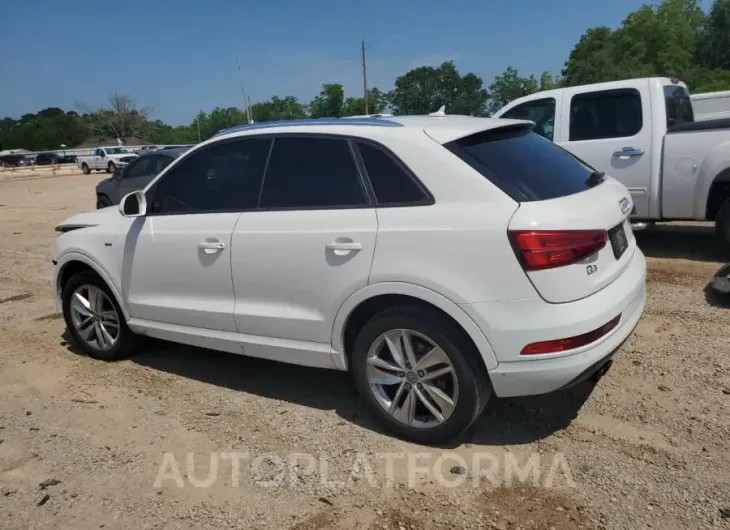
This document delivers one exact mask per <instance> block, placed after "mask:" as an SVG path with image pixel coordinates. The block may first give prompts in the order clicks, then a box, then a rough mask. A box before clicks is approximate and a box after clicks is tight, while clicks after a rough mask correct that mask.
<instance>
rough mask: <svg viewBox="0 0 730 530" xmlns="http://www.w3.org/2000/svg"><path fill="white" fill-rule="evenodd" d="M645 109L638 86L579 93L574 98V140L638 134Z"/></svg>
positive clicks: (570, 135) (572, 115) (572, 109)
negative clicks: (642, 105) (643, 108)
mask: <svg viewBox="0 0 730 530" xmlns="http://www.w3.org/2000/svg"><path fill="white" fill-rule="evenodd" d="M642 112H643V110H642V107H641V95H640V94H639V91H638V90H636V89H634V88H618V89H614V90H602V91H600V92H589V93H586V94H576V95H575V96H573V97H572V99H571V101H570V132H569V138H570V141H571V142H575V141H580V140H600V139H606V138H628V137H630V136H634V135H636V134H637V133H638V132H639V131H641V128H642V127H643V117H642Z"/></svg>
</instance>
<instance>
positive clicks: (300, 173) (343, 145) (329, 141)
mask: <svg viewBox="0 0 730 530" xmlns="http://www.w3.org/2000/svg"><path fill="white" fill-rule="evenodd" d="M367 204H368V199H367V196H366V195H365V190H364V188H363V185H362V181H361V178H360V173H359V172H358V170H357V166H356V165H355V159H354V158H353V156H352V152H351V150H350V143H349V141H348V140H347V139H344V138H323V137H313V136H312V137H279V138H276V139H275V140H274V146H273V148H272V150H271V158H270V160H269V164H268V167H267V169H266V177H265V179H264V185H263V189H262V191H261V203H260V207H261V208H266V209H271V208H286V209H310V208H327V209H329V208H348V207H354V206H363V205H367Z"/></svg>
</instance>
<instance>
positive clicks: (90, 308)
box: [61, 271, 137, 361]
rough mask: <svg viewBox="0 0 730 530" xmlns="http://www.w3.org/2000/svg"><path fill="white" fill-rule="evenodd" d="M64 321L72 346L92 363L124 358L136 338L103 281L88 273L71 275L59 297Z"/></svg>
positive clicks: (129, 351) (130, 350) (135, 342)
mask: <svg viewBox="0 0 730 530" xmlns="http://www.w3.org/2000/svg"><path fill="white" fill-rule="evenodd" d="M61 299H62V304H63V318H64V320H65V321H66V328H67V330H68V332H69V334H70V335H71V338H72V340H73V342H74V344H75V345H76V346H77V347H78V348H79V349H81V350H82V351H83V352H84V353H86V354H87V355H88V356H89V357H93V358H94V359H101V360H104V361H115V360H118V359H122V358H124V357H127V356H128V355H129V354H130V353H131V352H132V350H133V349H134V346H135V345H136V344H137V337H136V336H135V334H134V333H133V332H132V330H130V329H129V327H128V326H127V323H126V321H125V320H124V313H123V312H122V310H121V308H120V307H119V304H118V303H117V301H116V299H115V298H114V295H113V294H112V293H111V291H110V290H109V287H108V286H107V285H106V284H105V283H104V281H103V280H102V279H101V278H99V276H97V275H96V274H95V273H93V272H91V271H84V272H79V273H77V274H74V275H73V276H72V277H71V278H69V280H68V281H67V282H66V285H65V286H64V288H63V293H62V294H61Z"/></svg>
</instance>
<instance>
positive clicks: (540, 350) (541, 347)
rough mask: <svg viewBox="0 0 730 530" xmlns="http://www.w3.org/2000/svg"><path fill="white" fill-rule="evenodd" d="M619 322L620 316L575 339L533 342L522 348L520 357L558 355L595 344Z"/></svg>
mask: <svg viewBox="0 0 730 530" xmlns="http://www.w3.org/2000/svg"><path fill="white" fill-rule="evenodd" d="M620 321H621V315H619V316H617V317H615V318H613V319H612V320H611V321H610V322H607V323H606V324H604V325H603V326H601V327H600V328H598V329H594V330H593V331H589V332H588V333H583V335H578V336H576V337H569V338H567V339H556V340H546V341H543V342H533V343H532V344H528V345H527V346H525V347H524V348H522V351H521V352H520V355H539V354H544V353H560V352H564V351H568V350H574V349H575V348H580V347H581V346H586V345H588V344H590V343H592V342H596V341H597V340H598V339H600V338H601V337H604V336H606V335H608V333H609V332H610V331H612V330H613V329H614V328H615V327H616V326H618V323H619V322H620Z"/></svg>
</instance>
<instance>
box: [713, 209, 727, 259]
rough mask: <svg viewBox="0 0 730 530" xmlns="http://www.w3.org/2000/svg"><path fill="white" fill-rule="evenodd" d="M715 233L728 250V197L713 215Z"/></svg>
mask: <svg viewBox="0 0 730 530" xmlns="http://www.w3.org/2000/svg"><path fill="white" fill-rule="evenodd" d="M715 233H716V234H717V236H718V237H719V238H720V241H721V242H722V244H723V245H724V246H725V248H726V249H728V250H730V199H725V202H723V203H722V206H720V209H719V210H718V212H717V215H716V216H715Z"/></svg>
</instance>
